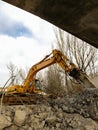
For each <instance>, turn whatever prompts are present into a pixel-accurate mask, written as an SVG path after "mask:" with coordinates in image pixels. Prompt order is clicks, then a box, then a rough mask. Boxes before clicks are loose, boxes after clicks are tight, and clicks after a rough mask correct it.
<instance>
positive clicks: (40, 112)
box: [0, 89, 98, 130]
mask: <svg viewBox="0 0 98 130" xmlns="http://www.w3.org/2000/svg"><path fill="white" fill-rule="evenodd" d="M0 130H98V89H93V90H86V91H84V92H82V93H78V94H77V95H73V96H65V97H62V98H61V97H58V98H55V99H54V98H49V99H43V100H42V99H41V101H40V102H39V101H38V102H36V104H32V105H16V106H15V105H14V106H8V105H7V106H5V105H3V106H1V107H0Z"/></svg>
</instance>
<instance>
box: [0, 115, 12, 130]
mask: <svg viewBox="0 0 98 130" xmlns="http://www.w3.org/2000/svg"><path fill="white" fill-rule="evenodd" d="M11 124H12V122H11V118H10V117H8V116H4V115H0V130H2V129H3V128H5V127H9V126H11Z"/></svg>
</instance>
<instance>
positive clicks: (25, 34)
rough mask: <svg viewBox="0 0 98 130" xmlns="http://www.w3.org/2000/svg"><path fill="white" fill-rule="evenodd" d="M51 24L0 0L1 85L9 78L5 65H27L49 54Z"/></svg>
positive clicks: (52, 42) (22, 66)
mask: <svg viewBox="0 0 98 130" xmlns="http://www.w3.org/2000/svg"><path fill="white" fill-rule="evenodd" d="M53 28H54V26H53V25H52V24H50V23H48V22H46V21H45V20H42V19H41V18H39V17H37V16H34V15H32V14H30V13H28V12H26V11H23V10H21V9H19V8H16V7H14V6H12V5H10V4H7V3H5V2H2V1H0V86H3V85H4V84H5V82H6V81H7V80H8V78H9V70H8V68H7V65H8V64H9V63H10V62H11V63H13V64H14V65H16V66H17V67H18V68H23V69H25V68H26V67H27V68H30V67H31V66H32V65H34V64H36V63H37V62H39V61H40V60H42V59H43V58H44V57H45V55H47V54H50V53H51V51H52V49H51V48H52V45H54V47H55V46H56V45H55V42H54V39H55V37H54V32H53Z"/></svg>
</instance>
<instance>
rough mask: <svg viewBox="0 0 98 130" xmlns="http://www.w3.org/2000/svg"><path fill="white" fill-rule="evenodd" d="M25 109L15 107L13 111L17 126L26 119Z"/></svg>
mask: <svg viewBox="0 0 98 130" xmlns="http://www.w3.org/2000/svg"><path fill="white" fill-rule="evenodd" d="M26 114H27V113H26V111H24V110H19V109H17V110H16V111H15V116H14V123H15V124H18V125H19V126H21V125H23V124H24V122H25V119H26Z"/></svg>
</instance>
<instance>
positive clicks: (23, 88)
mask: <svg viewBox="0 0 98 130" xmlns="http://www.w3.org/2000/svg"><path fill="white" fill-rule="evenodd" d="M51 55H52V56H51ZM55 63H57V64H58V65H59V66H60V67H61V68H62V69H63V70H65V72H66V73H67V74H68V75H69V76H71V77H73V78H74V79H75V80H76V81H77V82H78V83H79V84H80V85H82V86H83V87H85V88H89V87H90V88H95V86H94V85H93V84H92V82H91V81H90V80H89V78H88V76H87V75H86V74H85V73H83V72H82V71H81V70H79V69H78V68H77V67H76V65H75V64H74V63H72V62H70V60H69V59H68V58H67V57H66V56H65V55H64V54H63V53H62V52H61V51H59V50H57V49H55V50H53V51H52V53H51V54H49V55H47V56H46V57H45V58H44V59H43V60H41V61H40V62H39V63H37V64H35V65H34V66H32V67H31V69H30V70H29V73H28V75H27V77H26V79H25V82H24V84H23V85H14V86H9V87H8V88H7V91H6V94H15V93H20V94H25V93H39V92H40V91H39V90H38V89H36V83H37V82H38V80H37V79H36V74H37V72H39V71H40V70H42V69H44V68H46V67H48V66H50V65H53V64H55Z"/></svg>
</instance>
